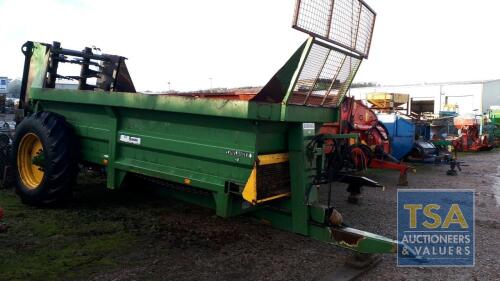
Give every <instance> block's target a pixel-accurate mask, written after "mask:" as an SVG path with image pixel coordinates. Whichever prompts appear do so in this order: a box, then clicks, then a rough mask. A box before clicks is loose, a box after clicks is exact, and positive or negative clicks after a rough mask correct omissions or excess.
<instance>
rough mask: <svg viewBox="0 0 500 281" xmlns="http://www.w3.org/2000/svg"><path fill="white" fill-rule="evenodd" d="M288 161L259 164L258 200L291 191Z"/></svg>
mask: <svg viewBox="0 0 500 281" xmlns="http://www.w3.org/2000/svg"><path fill="white" fill-rule="evenodd" d="M290 188H291V187H290V164H289V162H288V161H286V162H282V163H276V164H268V165H262V166H257V200H262V199H266V198H269V197H272V196H276V195H281V194H284V193H289V192H290Z"/></svg>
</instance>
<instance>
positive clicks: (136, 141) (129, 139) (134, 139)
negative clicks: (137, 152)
mask: <svg viewBox="0 0 500 281" xmlns="http://www.w3.org/2000/svg"><path fill="white" fill-rule="evenodd" d="M120 141H121V142H125V143H130V144H135V145H140V144H141V138H139V137H132V136H128V135H120Z"/></svg>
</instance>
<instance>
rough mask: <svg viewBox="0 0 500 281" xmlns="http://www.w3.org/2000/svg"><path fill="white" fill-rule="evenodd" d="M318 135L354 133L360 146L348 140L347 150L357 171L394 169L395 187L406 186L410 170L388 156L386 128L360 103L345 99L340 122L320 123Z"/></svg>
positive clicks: (389, 147)
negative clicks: (395, 173)
mask: <svg viewBox="0 0 500 281" xmlns="http://www.w3.org/2000/svg"><path fill="white" fill-rule="evenodd" d="M320 133H321V134H331V135H335V134H357V135H358V136H359V143H358V142H354V141H351V143H350V148H349V151H350V153H351V154H352V155H351V158H352V159H353V163H354V166H355V167H356V168H357V169H358V170H364V169H366V168H373V169H390V170H397V171H399V181H398V185H407V184H408V176H407V174H408V171H409V170H410V169H412V168H411V167H410V166H408V165H405V164H403V163H401V162H400V161H399V160H398V159H396V158H395V157H394V156H392V155H391V142H390V136H389V132H388V130H387V128H386V126H384V124H383V123H381V122H380V121H379V120H378V118H377V115H376V114H375V112H373V110H371V109H370V108H368V107H367V106H366V105H364V104H363V103H362V102H361V101H359V100H356V99H354V98H352V97H346V98H345V99H344V102H343V103H342V105H341V107H340V121H339V122H335V123H325V124H323V126H322V127H321V129H320ZM327 153H328V151H327Z"/></svg>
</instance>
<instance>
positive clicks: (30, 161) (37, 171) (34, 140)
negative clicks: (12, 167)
mask: <svg viewBox="0 0 500 281" xmlns="http://www.w3.org/2000/svg"><path fill="white" fill-rule="evenodd" d="M41 157H43V146H42V142H41V141H40V139H39V138H38V137H37V136H36V135H35V134H33V133H28V134H26V135H25V136H24V137H23V138H22V139H21V142H20V143H19V149H18V150H17V169H18V170H19V176H20V178H21V181H22V182H23V184H24V185H25V186H26V187H27V188H28V189H36V188H38V186H39V185H40V183H42V179H43V175H44V174H45V173H44V171H43V167H42V166H40V165H37V164H35V163H40V159H41ZM34 160H35V161H34ZM34 162H35V163H34Z"/></svg>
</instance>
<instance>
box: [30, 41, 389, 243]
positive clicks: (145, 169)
mask: <svg viewBox="0 0 500 281" xmlns="http://www.w3.org/2000/svg"><path fill="white" fill-rule="evenodd" d="M310 42H311V41H310V40H308V41H307V42H306V43H304V44H303V45H302V46H301V47H300V48H299V50H298V51H297V52H296V53H295V54H294V55H293V56H292V58H291V59H290V60H289V63H287V64H286V65H285V66H284V67H283V68H282V69H281V70H280V71H279V72H278V74H277V75H276V77H278V78H279V79H278V80H279V81H278V84H279V85H281V86H280V87H281V88H282V89H286V91H287V92H289V91H290V89H292V88H293V84H294V81H295V80H296V75H297V73H298V71H299V70H300V69H301V68H302V66H303V63H304V62H303V60H304V54H305V53H306V52H307V50H308V48H309V47H310ZM31 51H32V52H33V56H32V60H31V66H32V67H31V68H30V77H32V78H33V79H31V83H30V92H29V101H30V103H31V106H30V108H33V110H34V111H49V112H54V113H58V114H60V115H62V116H64V117H65V118H66V120H67V122H68V123H69V124H71V125H72V127H73V128H74V130H75V133H76V134H77V136H78V137H79V143H80V152H81V153H80V155H81V160H83V161H86V162H90V163H94V164H98V165H104V166H106V170H107V186H108V188H111V189H114V188H118V187H119V186H120V184H121V182H122V181H123V179H124V178H125V175H126V174H127V173H136V174H141V175H144V176H148V177H153V178H157V179H162V180H166V181H168V182H172V183H176V184H178V187H180V188H185V189H186V191H192V189H195V190H198V191H200V192H199V193H196V192H195V193H193V192H183V191H182V190H173V189H167V190H165V191H164V192H165V193H166V194H168V195H169V196H172V197H174V198H177V199H180V200H184V201H187V202H190V203H193V204H198V205H201V206H205V207H209V208H213V209H215V212H216V214H217V215H218V216H221V217H231V216H236V215H241V214H248V215H251V216H253V217H255V218H258V219H261V220H265V221H269V222H271V223H272V225H273V226H276V227H278V228H280V229H283V230H287V231H293V232H295V233H298V234H302V235H307V236H310V237H312V238H315V239H319V240H321V241H325V242H329V243H334V244H336V245H339V246H342V247H346V248H349V249H353V250H356V251H360V252H367V253H373V252H394V250H395V246H394V245H395V241H392V240H390V239H387V238H384V237H381V236H378V235H374V234H371V233H367V232H362V231H359V230H355V229H351V228H345V227H340V228H334V227H331V225H330V224H329V222H328V218H327V212H328V208H326V207H325V206H321V205H319V204H318V202H317V194H316V193H317V188H318V187H313V183H312V178H313V177H312V176H313V173H315V171H316V170H315V167H314V165H315V161H308V159H307V158H306V157H307V152H306V144H307V143H308V142H309V139H310V137H308V136H307V134H308V133H305V130H304V128H305V126H304V123H310V124H312V126H311V128H312V129H311V128H309V129H308V130H309V131H311V132H309V134H315V130H316V128H319V125H320V124H322V123H326V122H335V121H337V116H338V109H337V108H322V107H306V106H295V105H286V103H283V102H278V103H271V102H266V101H258V100H251V101H242V100H222V99H199V98H193V97H182V96H168V95H161V96H156V95H146V94H140V93H120V92H103V91H79V90H62V89H46V88H43V86H44V85H43V79H42V78H43V77H45V75H46V72H47V69H46V68H47V52H48V51H49V49H48V47H47V46H46V45H42V44H34V48H33V50H31ZM267 90H271V88H268V89H267ZM343 137H345V136H343ZM275 153H288V156H289V166H290V180H291V187H290V188H291V196H289V197H285V198H281V199H278V200H273V201H269V202H268V203H265V204H261V205H257V206H253V205H251V204H249V203H248V202H246V201H244V200H243V198H242V196H241V191H242V188H243V187H244V186H245V183H246V182H247V180H248V178H249V176H250V173H251V171H252V169H253V168H254V165H256V161H257V156H258V155H266V154H275ZM277 176H279V175H277ZM235 187H236V188H235ZM339 233H340V234H339ZM353 241H355V243H353Z"/></svg>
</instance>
